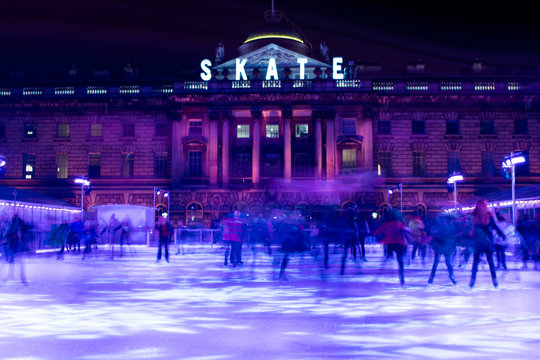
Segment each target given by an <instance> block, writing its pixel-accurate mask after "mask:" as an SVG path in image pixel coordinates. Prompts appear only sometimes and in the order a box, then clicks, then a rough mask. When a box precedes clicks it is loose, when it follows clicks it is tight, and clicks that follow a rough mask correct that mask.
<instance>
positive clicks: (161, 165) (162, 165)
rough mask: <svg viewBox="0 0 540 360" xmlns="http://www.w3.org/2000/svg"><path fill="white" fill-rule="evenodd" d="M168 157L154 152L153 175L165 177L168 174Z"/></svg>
mask: <svg viewBox="0 0 540 360" xmlns="http://www.w3.org/2000/svg"><path fill="white" fill-rule="evenodd" d="M168 170H169V157H168V155H167V154H165V153H164V154H156V155H155V159H154V176H155V177H157V178H166V177H168V176H169V171H168Z"/></svg>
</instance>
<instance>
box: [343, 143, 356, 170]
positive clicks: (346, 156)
mask: <svg viewBox="0 0 540 360" xmlns="http://www.w3.org/2000/svg"><path fill="white" fill-rule="evenodd" d="M342 156H343V158H342V160H343V161H342V163H343V174H345V175H347V174H348V175H351V174H355V173H356V150H354V149H352V150H343V155H342Z"/></svg>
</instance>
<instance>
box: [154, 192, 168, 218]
mask: <svg viewBox="0 0 540 360" xmlns="http://www.w3.org/2000/svg"><path fill="white" fill-rule="evenodd" d="M162 192H163V197H164V198H167V216H169V203H170V200H169V191H168V190H165V189H162V188H160V187H157V186H154V216H155V212H156V195H161V193H162Z"/></svg>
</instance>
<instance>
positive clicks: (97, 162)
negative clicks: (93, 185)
mask: <svg viewBox="0 0 540 360" xmlns="http://www.w3.org/2000/svg"><path fill="white" fill-rule="evenodd" d="M100 176H101V154H90V156H89V159H88V177H89V178H91V179H96V178H99V177H100Z"/></svg>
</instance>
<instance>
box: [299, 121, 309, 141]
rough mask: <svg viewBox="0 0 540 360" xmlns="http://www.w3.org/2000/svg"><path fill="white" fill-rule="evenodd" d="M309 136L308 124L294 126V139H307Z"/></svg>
mask: <svg viewBox="0 0 540 360" xmlns="http://www.w3.org/2000/svg"><path fill="white" fill-rule="evenodd" d="M308 136H309V126H308V124H296V137H297V138H307V137H308Z"/></svg>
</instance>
